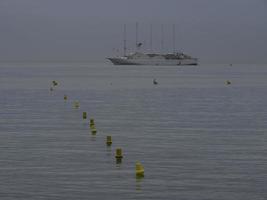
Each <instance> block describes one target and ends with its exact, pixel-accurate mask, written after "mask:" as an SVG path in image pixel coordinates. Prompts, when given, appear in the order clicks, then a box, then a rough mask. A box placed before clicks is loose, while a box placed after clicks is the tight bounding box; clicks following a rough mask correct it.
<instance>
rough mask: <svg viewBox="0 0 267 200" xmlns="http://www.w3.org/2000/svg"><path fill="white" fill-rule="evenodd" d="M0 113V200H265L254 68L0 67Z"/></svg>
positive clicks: (263, 87) (260, 76) (262, 113)
mask: <svg viewBox="0 0 267 200" xmlns="http://www.w3.org/2000/svg"><path fill="white" fill-rule="evenodd" d="M153 78H156V79H157V81H158V82H159V84H158V85H153V84H152V80H153ZM53 80H57V81H58V82H59V86H58V87H57V88H55V90H54V91H52V92H50V91H49V88H50V87H51V82H52V81H53ZM226 80H231V81H232V84H231V85H225V81H226ZM64 94H66V95H68V100H67V101H65V102H64V100H63V96H64ZM75 100H78V101H79V102H80V105H81V107H80V109H74V108H73V101H75ZM0 108H1V109H0V180H1V182H0V199H1V200H2V199H3V200H8V199H10V200H11V199H12V200H13V199H25V200H38V199H53V200H56V199H62V200H63V199H64V200H76V199H77V200H83V199H181V200H182V199H186V200H187V199H188V200H195V199H196V200H199V199H216V200H246V199H247V200H251V199H257V200H258V199H260V200H261V199H262V200H265V199H267V156H266V155H267V66H266V65H265V66H264V65H233V66H232V67H230V66H228V65H200V66H197V67H163V66H156V67H155V66H131V67H129V66H128V67H127V66H112V65H110V64H107V63H103V64H102V63H84V64H81V63H67V64H64V63H56V64H55V63H30V64H26V63H24V64H12V63H7V64H5V63H2V64H0ZM83 111H86V112H87V113H88V116H89V117H90V118H91V117H93V118H95V122H96V127H97V130H98V133H97V135H96V136H92V135H91V133H90V129H89V126H88V121H89V120H83V119H82V112H83ZM107 135H111V136H112V137H113V144H112V147H107V146H106V144H105V138H106V136H107ZM118 147H121V148H122V149H123V154H124V158H123V160H122V163H121V164H117V163H116V161H115V159H114V152H115V149H116V148H118ZM136 161H140V162H141V163H142V164H143V165H144V167H145V177H144V178H142V179H138V178H136V177H135V162H136Z"/></svg>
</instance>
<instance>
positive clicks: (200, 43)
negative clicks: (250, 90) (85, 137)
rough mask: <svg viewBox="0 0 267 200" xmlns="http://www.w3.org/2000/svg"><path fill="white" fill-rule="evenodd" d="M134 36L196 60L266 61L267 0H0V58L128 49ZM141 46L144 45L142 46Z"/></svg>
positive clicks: (73, 57) (87, 56)
mask: <svg viewBox="0 0 267 200" xmlns="http://www.w3.org/2000/svg"><path fill="white" fill-rule="evenodd" d="M136 22H139V30H140V32H139V38H140V42H143V43H144V44H148V43H149V27H150V24H152V26H153V48H154V52H156V51H160V40H161V36H160V35H161V28H160V27H161V24H164V33H165V34H164V35H165V37H164V41H165V44H164V46H165V51H169V52H171V51H172V42H171V41H172V31H171V30H172V24H174V23H175V24H176V47H177V50H181V51H184V52H185V53H189V54H191V55H193V56H196V57H198V58H200V60H201V61H202V62H217V63H229V62H231V63H232V62H233V63H247V62H249V63H267V0H0V30H1V31H0V61H20V60H24V61H46V60H47V61H87V60H101V59H103V60H104V59H105V58H106V57H108V56H111V55H114V54H116V51H115V50H114V49H120V52H121V53H122V39H123V24H127V44H128V49H129V52H130V51H133V50H134V48H133V47H134V44H135V23H136ZM147 49H148V47H146V46H144V50H147Z"/></svg>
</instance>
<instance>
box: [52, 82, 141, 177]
mask: <svg viewBox="0 0 267 200" xmlns="http://www.w3.org/2000/svg"><path fill="white" fill-rule="evenodd" d="M56 86H58V82H57V81H55V80H54V81H52V86H51V87H50V91H53V90H54V87H56ZM63 99H64V101H67V100H68V96H67V95H66V94H65V95H64V97H63ZM73 108H74V109H79V108H80V103H79V101H77V100H75V101H74V102H73ZM82 119H84V120H85V119H87V112H83V113H82ZM89 126H90V130H91V134H92V135H93V136H95V135H96V133H97V129H96V126H95V120H94V118H90V123H89ZM106 145H107V146H111V145H112V137H111V136H107V137H106ZM122 158H123V154H122V149H121V148H117V149H116V153H115V159H116V163H117V164H119V163H121V162H122ZM135 173H136V177H137V178H140V177H144V167H143V166H142V164H141V163H140V162H139V161H137V162H136V164H135Z"/></svg>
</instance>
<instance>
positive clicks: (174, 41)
mask: <svg viewBox="0 0 267 200" xmlns="http://www.w3.org/2000/svg"><path fill="white" fill-rule="evenodd" d="M172 34H173V35H172V36H173V38H172V39H173V53H175V51H176V47H175V43H176V40H175V24H173V25H172Z"/></svg>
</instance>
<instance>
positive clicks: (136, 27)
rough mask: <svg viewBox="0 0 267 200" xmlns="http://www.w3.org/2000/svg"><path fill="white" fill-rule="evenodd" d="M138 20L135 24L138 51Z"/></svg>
mask: <svg viewBox="0 0 267 200" xmlns="http://www.w3.org/2000/svg"><path fill="white" fill-rule="evenodd" d="M138 45H139V42H138V22H136V24H135V47H136V52H138Z"/></svg>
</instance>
